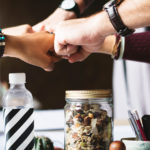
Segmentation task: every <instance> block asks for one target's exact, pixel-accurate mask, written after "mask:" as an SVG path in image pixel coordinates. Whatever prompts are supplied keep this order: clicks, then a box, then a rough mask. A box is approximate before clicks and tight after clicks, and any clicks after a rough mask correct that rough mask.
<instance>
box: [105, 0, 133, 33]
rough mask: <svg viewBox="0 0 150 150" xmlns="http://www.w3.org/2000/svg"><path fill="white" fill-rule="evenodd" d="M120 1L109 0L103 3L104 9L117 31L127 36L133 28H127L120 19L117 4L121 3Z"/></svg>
mask: <svg viewBox="0 0 150 150" xmlns="http://www.w3.org/2000/svg"><path fill="white" fill-rule="evenodd" d="M121 2H122V1H117V3H116V0H111V1H109V2H108V3H106V4H105V5H104V9H105V10H106V12H107V14H108V16H109V19H110V21H111V23H112V25H113V27H114V28H115V30H116V31H117V33H118V34H119V35H121V36H127V35H130V34H132V33H133V32H134V29H129V28H128V27H127V26H126V25H125V24H124V23H123V21H122V19H121V17H120V15H119V13H118V9H117V6H118V5H119V4H120V3H121Z"/></svg>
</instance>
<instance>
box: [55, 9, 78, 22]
mask: <svg viewBox="0 0 150 150" xmlns="http://www.w3.org/2000/svg"><path fill="white" fill-rule="evenodd" d="M54 14H58V15H59V16H60V17H61V19H63V20H69V19H74V18H76V14H75V13H74V12H73V11H67V10H64V9H62V8H57V9H56V10H55V12H54Z"/></svg>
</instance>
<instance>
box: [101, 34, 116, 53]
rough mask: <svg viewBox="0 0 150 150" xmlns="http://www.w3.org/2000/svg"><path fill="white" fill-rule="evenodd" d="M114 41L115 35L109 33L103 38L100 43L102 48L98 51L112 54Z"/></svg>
mask: <svg viewBox="0 0 150 150" xmlns="http://www.w3.org/2000/svg"><path fill="white" fill-rule="evenodd" d="M115 43H116V36H115V35H109V36H107V37H106V38H105V40H104V43H103V45H102V48H101V49H100V51H99V52H100V53H104V54H108V55H112V51H113V48H114V45H115Z"/></svg>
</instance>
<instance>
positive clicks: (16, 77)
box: [3, 73, 34, 150]
mask: <svg viewBox="0 0 150 150" xmlns="http://www.w3.org/2000/svg"><path fill="white" fill-rule="evenodd" d="M9 83H10V89H9V90H8V92H7V93H6V94H5V96H4V97H3V116H4V125H5V129H4V132H5V150H33V149H34V119H33V98H32V94H31V93H30V92H29V91H28V90H27V89H26V87H25V83H26V76H25V73H10V74H9Z"/></svg>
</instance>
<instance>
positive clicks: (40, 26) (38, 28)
mask: <svg viewBox="0 0 150 150" xmlns="http://www.w3.org/2000/svg"><path fill="white" fill-rule="evenodd" d="M32 28H33V31H35V32H40V31H45V25H44V24H42V23H39V24H37V25H35V26H33V27H32Z"/></svg>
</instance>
